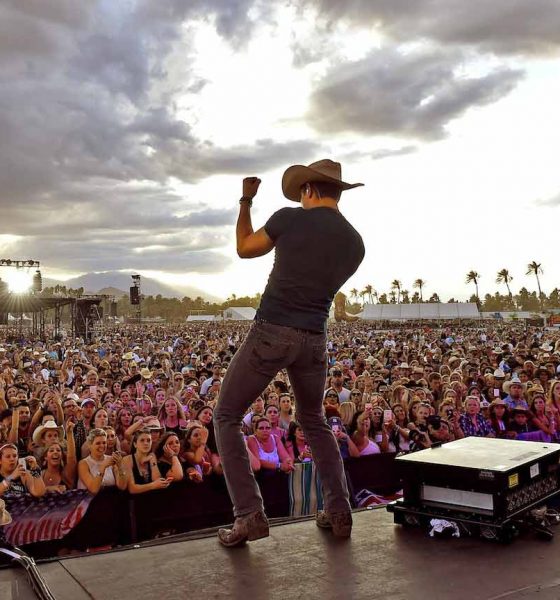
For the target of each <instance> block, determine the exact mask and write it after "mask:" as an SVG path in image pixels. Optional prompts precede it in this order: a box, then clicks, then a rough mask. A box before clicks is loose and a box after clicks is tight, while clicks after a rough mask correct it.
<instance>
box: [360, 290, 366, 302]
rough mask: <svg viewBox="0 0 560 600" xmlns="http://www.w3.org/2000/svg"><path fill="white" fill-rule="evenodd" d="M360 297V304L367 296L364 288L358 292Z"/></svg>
mask: <svg viewBox="0 0 560 600" xmlns="http://www.w3.org/2000/svg"><path fill="white" fill-rule="evenodd" d="M359 296H360V298H361V299H362V304H364V298H365V297H366V296H367V292H366V290H362V291H361V292H360V294H359Z"/></svg>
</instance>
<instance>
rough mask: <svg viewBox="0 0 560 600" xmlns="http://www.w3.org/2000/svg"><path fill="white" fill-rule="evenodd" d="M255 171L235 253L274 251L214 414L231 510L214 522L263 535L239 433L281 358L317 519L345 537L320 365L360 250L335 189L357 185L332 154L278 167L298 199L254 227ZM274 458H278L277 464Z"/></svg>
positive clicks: (338, 465) (341, 481) (230, 533)
mask: <svg viewBox="0 0 560 600" xmlns="http://www.w3.org/2000/svg"><path fill="white" fill-rule="evenodd" d="M260 183H261V181H260V179H258V178H256V177H248V178H246V179H244V180H243V196H242V198H241V200H240V201H239V202H240V208H239V218H238V220H237V230H236V234H237V253H238V254H239V256H240V257H241V258H255V257H257V256H262V255H264V254H267V253H268V252H270V251H271V250H272V249H273V248H275V261H274V266H273V269H272V272H271V273H270V276H269V279H268V284H267V286H266V289H265V291H264V293H263V296H262V299H261V305H260V308H259V310H258V312H257V316H256V318H255V323H254V324H253V325H252V327H251V330H250V331H249V334H248V335H247V338H246V339H245V341H244V342H243V344H242V345H241V347H240V348H239V350H238V351H237V353H236V354H235V356H234V358H233V360H232V361H231V364H230V366H229V368H228V370H227V373H226V376H225V379H224V382H223V385H222V389H221V392H220V399H219V402H218V405H217V407H216V411H215V414H214V423H215V430H216V441H217V444H218V451H219V454H220V458H221V462H222V465H223V468H224V475H225V478H226V483H227V487H228V490H229V494H230V497H231V500H232V502H233V507H234V515H235V517H236V519H235V523H234V525H233V528H232V529H220V531H219V532H218V537H219V540H220V542H221V543H222V544H223V545H225V546H236V545H239V544H242V543H244V542H245V541H247V540H255V539H259V538H263V537H266V536H268V521H267V519H266V516H265V514H264V510H263V502H262V498H261V495H260V493H259V488H258V486H257V483H256V481H255V478H254V475H253V472H252V471H251V467H250V464H249V459H248V456H247V450H246V447H245V443H244V441H243V436H242V433H241V419H242V417H243V415H244V414H245V412H246V410H247V408H248V407H249V406H250V405H251V403H252V402H253V401H254V400H255V398H256V397H257V396H259V395H260V394H261V393H262V391H263V390H264V389H265V388H266V386H267V385H268V384H269V382H270V380H271V379H272V378H273V377H274V376H275V375H276V374H277V373H278V371H280V370H281V369H283V368H286V369H287V371H288V375H289V378H290V383H291V385H292V388H293V391H294V393H295V398H296V419H297V421H298V422H299V423H300V425H301V426H302V428H303V430H304V432H305V438H306V440H307V441H308V442H309V445H310V446H311V452H312V455H313V460H314V461H315V464H316V466H317V469H318V471H319V475H320V477H321V482H322V484H323V497H324V501H325V511H324V512H320V513H318V515H317V525H319V526H320V527H326V528H332V531H333V534H334V535H335V536H338V537H349V536H350V534H351V531H352V514H351V511H350V503H349V500H348V490H347V488H346V479H345V476H344V469H343V464H342V459H341V457H340V452H339V449H338V445H337V442H336V440H335V438H334V436H333V434H332V432H331V429H330V427H329V425H328V424H327V422H326V419H325V415H324V412H323V394H324V387H325V378H326V374H327V351H326V342H327V334H326V329H327V328H326V324H327V318H328V316H329V308H330V306H331V303H332V301H333V298H334V296H335V294H336V292H337V291H338V290H339V289H340V287H341V286H342V285H344V283H345V282H346V281H347V280H348V278H349V277H350V276H351V275H352V274H353V273H354V272H355V271H356V269H357V268H358V266H359V265H360V263H361V262H362V260H363V257H364V244H363V241H362V238H361V236H360V234H359V233H358V232H357V231H356V230H355V229H354V228H353V227H352V225H350V223H349V222H348V221H347V220H346V219H345V218H344V217H343V216H342V214H341V213H340V211H339V209H338V203H339V200H340V196H341V193H342V192H343V191H345V190H349V189H351V188H354V187H357V186H360V185H363V184H361V183H354V184H349V183H345V182H344V181H343V180H342V177H341V166H340V163H336V162H333V161H331V160H328V159H326V160H320V161H318V162H315V163H313V164H311V165H309V166H308V167H305V166H303V165H294V166H292V167H289V168H288V169H287V170H286V171H285V173H284V175H283V177H282V191H283V193H284V196H285V197H286V198H288V199H289V200H292V201H293V202H298V203H301V207H298V208H283V209H281V210H279V211H277V212H276V213H274V214H273V215H272V217H270V219H269V220H268V221H267V223H266V225H265V226H264V227H262V228H261V229H259V230H257V231H253V227H252V224H251V213H250V209H251V205H252V203H253V198H254V197H255V195H256V193H257V191H258V188H259V185H260ZM278 468H280V465H278Z"/></svg>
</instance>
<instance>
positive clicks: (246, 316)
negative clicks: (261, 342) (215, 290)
mask: <svg viewBox="0 0 560 600" xmlns="http://www.w3.org/2000/svg"><path fill="white" fill-rule="evenodd" d="M256 314H257V311H256V310H255V309H254V308H253V307H251V306H231V307H230V308H228V309H227V310H224V320H225V321H252V320H253V319H254V318H255V315H256Z"/></svg>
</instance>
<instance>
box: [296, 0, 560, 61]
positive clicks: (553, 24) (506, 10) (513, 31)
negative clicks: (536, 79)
mask: <svg viewBox="0 0 560 600" xmlns="http://www.w3.org/2000/svg"><path fill="white" fill-rule="evenodd" d="M310 5H311V6H314V7H315V8H316V10H317V16H318V18H320V19H321V20H322V21H323V23H325V24H326V25H327V27H332V25H333V24H334V23H338V22H347V23H351V24H352V25H354V26H358V27H375V28H376V29H377V30H378V31H379V32H380V33H381V34H383V35H385V36H388V37H390V38H392V39H393V40H396V41H398V42H399V43H403V42H407V41H411V40H415V39H416V40H418V39H423V38H429V39H432V40H435V41H437V42H441V43H444V44H450V45H461V46H464V45H471V46H476V47H478V48H480V49H482V50H484V51H493V52H497V53H500V54H520V53H533V54H551V53H557V52H558V51H559V50H560V10H559V9H558V1H557V0H530V1H527V0H493V1H492V2H488V1H487V0H470V1H469V2H465V1H464V0H375V1H372V0H346V1H345V2H340V0H312V1H311V2H308V3H305V7H306V8H308V7H309V6H310ZM297 6H300V5H297Z"/></svg>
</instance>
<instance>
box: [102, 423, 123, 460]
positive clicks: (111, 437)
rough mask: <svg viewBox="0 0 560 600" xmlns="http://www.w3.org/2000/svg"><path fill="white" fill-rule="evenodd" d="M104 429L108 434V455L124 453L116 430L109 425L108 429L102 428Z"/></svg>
mask: <svg viewBox="0 0 560 600" xmlns="http://www.w3.org/2000/svg"><path fill="white" fill-rule="evenodd" d="M102 429H103V430H104V431H105V433H106V434H107V451H106V452H107V454H109V455H111V454H113V453H115V452H122V451H121V444H120V441H119V438H118V437H117V433H116V431H115V428H114V427H111V425H107V426H106V427H102ZM123 454H124V452H123Z"/></svg>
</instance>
